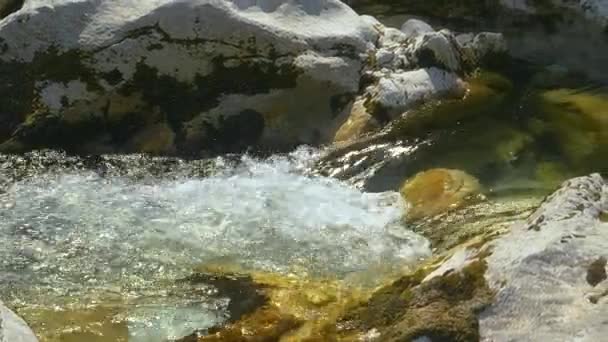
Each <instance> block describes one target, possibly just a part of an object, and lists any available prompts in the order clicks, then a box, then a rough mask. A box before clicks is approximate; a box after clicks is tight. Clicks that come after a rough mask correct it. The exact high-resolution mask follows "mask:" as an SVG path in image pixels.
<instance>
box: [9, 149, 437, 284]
mask: <svg viewBox="0 0 608 342" xmlns="http://www.w3.org/2000/svg"><path fill="white" fill-rule="evenodd" d="M316 156H317V154H316V152H315V151H311V150H305V149H301V150H298V151H296V152H295V153H293V154H291V155H288V156H281V157H279V156H275V157H272V158H269V159H266V160H259V159H255V158H252V157H243V158H242V159H241V161H240V162H239V163H231V162H227V161H226V160H223V159H218V160H216V161H215V163H216V165H217V168H218V169H219V170H220V171H219V172H217V173H216V174H215V175H212V176H209V177H206V178H199V177H177V178H175V177H171V178H169V179H163V178H162V177H161V178H159V179H156V180H155V181H154V182H150V181H149V180H140V179H138V178H135V179H134V178H132V177H125V176H110V177H109V176H103V175H100V173H99V172H95V171H91V170H86V169H81V170H75V169H73V168H69V169H67V168H66V169H65V170H63V171H62V170H54V171H52V172H48V173H42V174H39V175H37V176H35V177H27V178H24V179H21V180H19V181H16V182H14V183H12V184H11V185H9V186H8V188H7V190H6V192H5V193H3V194H0V243H1V244H2V245H3V246H5V248H3V249H2V250H0V274H1V275H2V276H1V277H0V284H2V283H5V284H6V283H10V284H11V288H12V289H15V288H30V287H32V286H34V287H36V288H37V289H38V290H39V291H40V290H41V289H46V290H48V291H52V292H53V293H54V295H70V294H71V295H74V294H76V295H77V294H78V293H80V292H82V291H83V289H91V288H104V289H105V288H116V287H118V288H122V289H123V290H124V289H129V291H132V292H133V293H134V294H137V293H138V291H139V292H141V291H142V289H145V288H150V287H155V286H157V285H154V284H158V283H159V282H165V283H166V282H167V281H171V280H174V279H178V278H180V277H183V276H186V275H188V274H189V273H190V272H191V271H192V268H193V267H195V266H196V265H200V264H205V263H207V262H212V261H213V260H217V259H218V258H230V259H231V260H234V261H235V262H238V263H240V264H241V265H244V266H246V267H250V268H256V269H262V270H266V271H273V272H292V271H293V270H294V269H299V270H303V271H304V272H306V273H309V274H316V275H337V276H340V277H341V276H346V275H348V274H349V273H352V272H357V271H361V270H365V269H368V268H370V267H373V266H374V265H384V264H389V265H390V264H392V265H400V266H401V265H403V264H406V263H413V262H416V261H418V260H419V259H420V258H424V257H426V256H428V255H429V254H430V250H429V245H428V242H427V241H426V240H425V239H424V238H422V237H420V236H418V235H416V234H414V233H412V232H410V231H408V230H407V229H406V228H405V227H404V226H403V225H402V223H401V216H402V214H403V211H404V203H403V202H402V200H401V198H400V196H399V195H398V194H397V193H394V192H385V193H364V192H361V191H360V190H357V189H355V188H353V187H351V186H349V185H347V184H345V183H342V182H340V181H337V180H335V179H331V178H326V177H320V176H309V175H306V174H305V172H304V170H305V169H306V168H307V167H308V166H310V165H311V163H312V162H313V161H314V159H315V158H316Z"/></svg>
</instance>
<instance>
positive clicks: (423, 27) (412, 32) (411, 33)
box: [401, 19, 435, 38]
mask: <svg viewBox="0 0 608 342" xmlns="http://www.w3.org/2000/svg"><path fill="white" fill-rule="evenodd" d="M433 31H435V30H433V28H432V27H431V25H429V24H427V23H425V22H424V21H422V20H419V19H409V20H408V21H406V22H405V23H403V25H401V32H403V33H404V34H405V35H406V36H407V37H408V38H413V37H416V36H418V35H420V34H423V33H427V32H433Z"/></svg>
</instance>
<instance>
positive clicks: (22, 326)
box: [0, 302, 38, 342]
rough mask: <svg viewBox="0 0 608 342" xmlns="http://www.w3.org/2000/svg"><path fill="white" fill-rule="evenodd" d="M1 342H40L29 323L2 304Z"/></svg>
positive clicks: (0, 311) (0, 308) (0, 316)
mask: <svg viewBox="0 0 608 342" xmlns="http://www.w3.org/2000/svg"><path fill="white" fill-rule="evenodd" d="M0 342H38V339H37V338H36V336H35V335H34V333H33V332H32V330H31V329H30V328H29V327H28V326H27V323H25V322H24V321H23V320H22V319H21V318H20V317H19V316H17V315H16V314H15V313H13V312H12V311H11V310H9V309H8V308H7V307H5V306H4V304H2V302H0Z"/></svg>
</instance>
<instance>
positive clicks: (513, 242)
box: [480, 174, 608, 341]
mask: <svg viewBox="0 0 608 342" xmlns="http://www.w3.org/2000/svg"><path fill="white" fill-rule="evenodd" d="M606 210H608V184H607V183H606V181H605V180H603V179H602V177H601V176H600V175H599V174H593V175H590V176H586V177H580V178H575V179H572V180H569V181H567V182H565V183H564V184H563V185H562V187H561V188H560V189H559V190H558V191H557V192H555V193H554V194H553V195H551V196H549V197H548V198H547V199H546V201H545V202H544V203H543V204H542V205H541V206H540V208H539V209H538V210H537V211H536V212H535V213H534V214H533V215H532V216H531V217H530V218H529V219H528V220H527V221H526V222H522V223H520V224H517V225H515V226H513V227H512V228H511V232H510V233H509V234H507V235H506V236H504V237H501V238H499V239H497V240H496V241H495V242H493V243H492V244H491V246H490V248H491V249H492V254H491V255H490V256H489V257H488V258H487V259H486V260H487V262H488V271H487V273H486V276H487V279H488V281H489V283H490V286H491V287H492V288H493V289H494V290H495V291H497V298H496V300H495V302H494V304H493V305H492V306H491V307H490V308H488V309H487V310H486V311H485V312H483V313H482V314H481V316H480V334H481V337H482V339H481V340H482V341H502V340H512V339H515V340H518V341H541V340H542V341H550V340H551V341H565V340H572V339H577V340H579V341H600V340H602V339H604V337H605V336H606V334H608V327H607V326H606V324H605V312H606V311H605V305H606V303H607V302H606V300H608V297H606V294H608V283H607V282H606V279H605V276H602V274H604V273H605V269H604V270H602V269H601V268H602V265H603V267H604V268H605V263H604V262H602V261H601V260H602V258H606V256H607V255H606V250H608V238H607V237H608V235H607V234H606V231H608V224H607V223H606V222H602V221H601V219H600V216H601V213H602V212H605V211H606ZM598 260H599V262H598ZM603 260H605V259H603ZM590 274H591V277H590ZM590 279H591V280H592V282H591V283H590V282H589V280H590Z"/></svg>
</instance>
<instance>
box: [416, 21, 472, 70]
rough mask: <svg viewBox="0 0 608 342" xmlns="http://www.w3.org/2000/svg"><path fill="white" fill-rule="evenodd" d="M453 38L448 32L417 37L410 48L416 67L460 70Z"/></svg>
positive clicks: (458, 57) (430, 33) (428, 33)
mask: <svg viewBox="0 0 608 342" xmlns="http://www.w3.org/2000/svg"><path fill="white" fill-rule="evenodd" d="M454 40H455V37H454V36H453V35H452V34H451V33H450V32H449V31H439V32H427V33H424V34H422V35H420V36H418V37H416V40H415V42H414V44H413V46H412V49H413V51H414V52H413V55H414V57H415V61H416V63H417V64H418V65H422V66H425V67H431V66H435V67H443V68H444V69H446V70H450V71H458V70H460V69H461V68H462V63H461V60H460V56H459V54H458V52H457V50H456V45H455V43H454Z"/></svg>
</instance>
